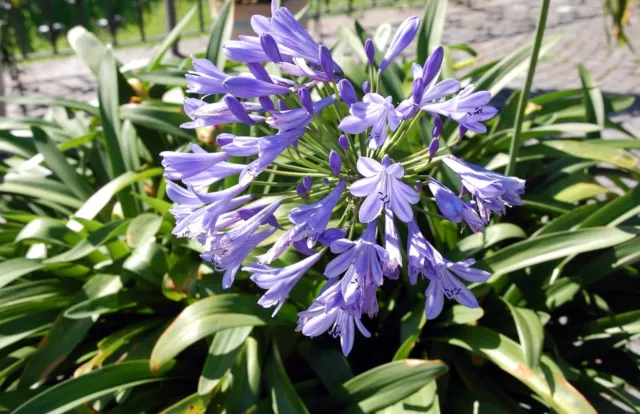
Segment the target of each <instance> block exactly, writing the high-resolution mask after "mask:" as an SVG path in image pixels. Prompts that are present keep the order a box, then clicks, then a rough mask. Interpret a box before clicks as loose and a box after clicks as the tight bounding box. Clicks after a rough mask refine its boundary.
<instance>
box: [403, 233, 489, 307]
mask: <svg viewBox="0 0 640 414" xmlns="http://www.w3.org/2000/svg"><path fill="white" fill-rule="evenodd" d="M407 252H408V255H409V276H410V280H411V283H412V284H415V283H416V281H417V276H418V274H421V275H422V276H423V277H425V278H426V279H428V280H429V286H428V287H427V290H426V291H425V296H426V302H425V313H426V315H427V319H434V318H436V317H437V316H438V315H439V314H440V312H441V311H442V307H443V305H444V297H445V296H446V297H447V298H448V299H454V300H455V301H456V302H458V303H460V304H461V305H463V306H466V307H468V308H477V307H478V300H477V299H476V297H475V296H474V295H473V293H471V291H470V290H469V289H468V288H467V287H466V286H465V284H464V283H462V282H461V281H460V279H458V278H462V279H464V280H466V281H468V282H484V281H486V280H487V279H488V278H489V276H491V275H490V274H489V273H488V272H485V271H484V270H479V269H474V268H472V267H471V266H472V265H473V264H475V260H473V259H469V260H465V261H464V262H450V261H449V260H447V259H445V258H443V257H442V255H441V254H440V253H439V252H438V251H437V250H436V249H434V248H433V246H432V245H431V244H430V243H429V242H428V241H427V240H426V239H425V238H424V236H423V235H422V233H420V230H419V229H418V225H417V224H416V223H415V221H412V222H410V223H409V242H408V246H407Z"/></svg>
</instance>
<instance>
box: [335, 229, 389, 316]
mask: <svg viewBox="0 0 640 414" xmlns="http://www.w3.org/2000/svg"><path fill="white" fill-rule="evenodd" d="M331 252H332V253H335V254H337V255H338V256H337V257H336V258H335V259H333V260H332V261H331V262H329V264H328V265H327V267H326V268H325V269H324V275H325V276H326V277H328V278H330V279H331V278H335V277H337V276H339V275H341V274H343V273H344V277H342V279H341V280H340V286H341V292H342V297H343V299H344V302H345V303H346V304H347V305H351V304H357V305H358V307H359V308H360V309H361V310H362V312H368V313H370V314H371V313H375V312H377V309H378V305H377V301H376V300H375V287H376V286H381V285H382V282H383V270H382V264H383V263H387V262H389V253H388V252H387V251H386V250H385V249H383V248H382V247H381V246H379V245H378V244H377V242H376V224H375V222H373V223H371V224H369V225H368V226H367V229H366V230H365V232H364V233H363V234H362V236H361V237H360V238H359V239H358V240H356V241H355V242H354V241H351V240H349V239H338V240H336V241H334V242H333V243H331ZM345 272H346V273H345Z"/></svg>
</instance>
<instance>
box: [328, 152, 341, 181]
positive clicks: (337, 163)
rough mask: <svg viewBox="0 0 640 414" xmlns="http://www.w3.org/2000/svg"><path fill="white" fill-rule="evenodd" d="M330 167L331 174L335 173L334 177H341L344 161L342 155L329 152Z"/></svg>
mask: <svg viewBox="0 0 640 414" xmlns="http://www.w3.org/2000/svg"><path fill="white" fill-rule="evenodd" d="M329 167H331V172H333V175H335V176H336V177H338V176H339V175H340V168H342V159H341V158H340V155H339V154H338V153H337V152H335V151H334V150H331V151H330V152H329Z"/></svg>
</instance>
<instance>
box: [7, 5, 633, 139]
mask: <svg viewBox="0 0 640 414" xmlns="http://www.w3.org/2000/svg"><path fill="white" fill-rule="evenodd" d="M602 3H603V2H602V0H554V1H552V2H551V9H550V12H549V17H548V21H547V32H546V34H547V36H551V35H561V36H562V38H561V40H560V41H559V43H558V44H557V46H556V47H555V48H554V49H553V50H552V54H553V55H554V57H553V59H550V60H546V61H542V62H540V63H539V65H538V70H537V72H536V76H535V79H534V85H533V90H534V92H541V91H548V90H556V89H563V88H577V87H579V86H580V79H579V76H578V70H577V65H578V64H579V63H584V65H585V66H586V68H587V69H588V70H589V71H590V72H591V74H592V76H593V77H594V79H595V80H596V81H597V82H598V83H599V85H600V87H601V88H602V90H603V91H604V92H605V93H612V94H625V95H634V96H636V103H635V105H634V106H633V107H632V108H631V110H629V111H627V112H626V113H625V114H622V115H620V116H618V117H617V119H618V120H620V121H621V122H622V123H623V124H624V125H625V127H627V128H629V129H631V130H634V131H635V132H636V133H637V135H638V136H640V64H639V61H638V58H636V57H635V56H634V55H633V54H632V53H631V52H630V51H629V50H628V49H627V48H616V49H610V48H609V47H608V45H607V39H606V36H605V31H604V27H603V19H602ZM639 9H640V7H637V8H636V10H635V11H634V12H633V14H632V16H631V17H632V18H631V23H632V25H631V26H630V27H629V29H628V37H629V38H630V39H635V40H636V42H637V43H638V44H637V45H636V46H637V47H638V48H640V10H639ZM538 12H539V4H538V2H536V1H534V0H465V1H454V0H450V1H449V5H448V8H447V16H446V25H445V30H444V39H443V41H444V43H445V44H456V43H468V44H470V45H471V46H472V47H474V48H475V49H476V51H477V52H478V53H479V54H480V56H481V57H480V62H479V63H480V64H481V63H486V62H489V61H491V60H494V59H497V58H500V57H502V56H505V55H507V54H509V53H510V52H512V51H513V50H515V49H516V48H518V47H519V46H522V45H523V44H526V43H527V42H529V41H531V39H532V37H533V31H534V30H535V25H536V20H537V16H538ZM411 15H418V16H421V15H422V7H405V8H393V9H382V8H377V9H371V10H367V11H363V12H357V13H354V14H353V15H352V16H330V17H323V18H320V19H319V20H318V21H310V22H309V29H310V31H311V32H313V33H314V34H315V36H318V37H319V38H321V39H322V40H323V42H325V43H327V44H332V42H333V41H334V40H335V33H336V32H337V28H338V27H340V26H343V25H344V26H349V27H353V24H352V20H353V19H354V18H355V19H358V20H359V21H360V22H361V23H362V24H363V26H364V27H365V28H367V29H371V31H373V30H374V29H375V28H376V27H377V26H378V25H379V24H380V23H383V22H387V21H388V22H391V23H392V24H394V25H397V24H399V23H400V22H401V21H402V20H404V19H405V18H406V17H408V16H411ZM205 47H206V38H197V39H186V40H183V41H182V42H181V44H180V49H181V51H182V52H183V53H184V54H188V53H194V52H199V51H202V50H204V48H205ZM413 47H414V48H415V46H413ZM414 50H415V49H413V50H410V51H409V53H414ZM152 53H153V47H152V46H142V47H135V48H128V49H120V50H117V51H116V55H117V56H118V58H119V59H120V60H121V61H122V62H124V63H127V62H131V61H133V60H135V59H142V58H147V57H149V56H151V54H152ZM21 70H22V72H23V73H22V75H21V79H22V80H23V83H24V85H25V87H26V88H27V93H29V94H47V95H58V96H66V97H73V98H80V99H94V98H95V80H94V78H93V76H92V75H91V73H90V72H89V71H88V70H87V69H86V68H85V67H84V65H83V64H82V63H81V62H79V61H78V60H77V59H76V58H74V57H65V58H59V59H55V60H48V61H42V62H35V63H30V64H27V63H25V64H22V65H21ZM523 82H524V74H522V75H521V76H519V77H517V78H515V79H514V80H513V81H512V82H510V83H509V85H508V86H507V87H508V88H518V87H521V85H522V83H523ZM9 85H10V87H11V84H10V83H9ZM13 93H15V91H13ZM8 109H9V113H10V114H11V113H13V114H16V113H17V112H16V110H17V108H15V107H10V108H8Z"/></svg>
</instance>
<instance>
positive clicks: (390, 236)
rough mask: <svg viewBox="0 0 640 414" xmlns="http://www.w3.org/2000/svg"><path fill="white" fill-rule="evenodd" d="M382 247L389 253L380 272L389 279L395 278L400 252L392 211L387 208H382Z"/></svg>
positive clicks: (398, 271)
mask: <svg viewBox="0 0 640 414" xmlns="http://www.w3.org/2000/svg"><path fill="white" fill-rule="evenodd" d="M384 249H385V250H386V251H387V253H389V259H388V260H387V261H385V262H384V263H382V273H383V274H384V275H385V276H386V277H387V278H389V279H397V278H398V277H399V276H400V267H402V253H401V252H400V238H399V237H398V229H396V225H395V223H394V221H393V211H392V210H391V209H388V208H385V209H384Z"/></svg>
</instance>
